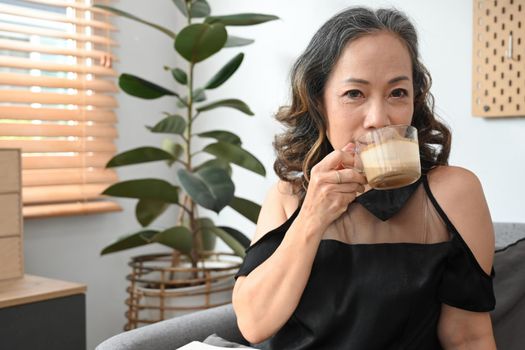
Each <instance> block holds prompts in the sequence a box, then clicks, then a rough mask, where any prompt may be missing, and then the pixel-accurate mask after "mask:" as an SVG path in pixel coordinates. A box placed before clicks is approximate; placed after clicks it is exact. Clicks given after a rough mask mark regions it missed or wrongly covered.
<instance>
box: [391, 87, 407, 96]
mask: <svg viewBox="0 0 525 350" xmlns="http://www.w3.org/2000/svg"><path fill="white" fill-rule="evenodd" d="M390 94H391V95H392V97H395V98H401V97H406V96H408V91H407V90H405V89H395V90H393V91H392V92H391V93H390Z"/></svg>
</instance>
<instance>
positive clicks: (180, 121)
mask: <svg viewBox="0 0 525 350" xmlns="http://www.w3.org/2000/svg"><path fill="white" fill-rule="evenodd" d="M148 129H150V131H151V132H156V133H164V134H176V135H182V134H183V133H184V131H185V130H186V119H184V118H183V117H181V116H180V115H178V114H176V115H168V116H167V117H166V118H164V119H162V120H161V121H160V122H158V123H157V124H156V125H155V126H154V127H148Z"/></svg>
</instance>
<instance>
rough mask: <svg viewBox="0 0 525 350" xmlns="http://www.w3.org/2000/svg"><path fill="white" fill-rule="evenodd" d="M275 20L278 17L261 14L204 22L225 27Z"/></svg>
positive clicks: (239, 15) (244, 14)
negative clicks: (218, 23)
mask: <svg viewBox="0 0 525 350" xmlns="http://www.w3.org/2000/svg"><path fill="white" fill-rule="evenodd" d="M276 19H279V17H277V16H274V15H265V14H262V13H239V14H235V15H227V16H210V17H207V18H206V19H205V20H204V22H205V23H210V24H212V23H217V22H220V23H222V24H224V25H225V26H251V25H254V24H260V23H265V22H268V21H273V20H276ZM179 35H180V34H179Z"/></svg>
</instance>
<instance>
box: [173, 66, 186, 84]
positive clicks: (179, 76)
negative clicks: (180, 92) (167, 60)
mask: <svg viewBox="0 0 525 350" xmlns="http://www.w3.org/2000/svg"><path fill="white" fill-rule="evenodd" d="M171 75H172V76H173V78H174V79H175V80H176V81H177V82H179V83H180V84H182V85H186V84H188V76H187V75H186V72H185V71H183V70H182V69H180V68H173V69H172V70H171Z"/></svg>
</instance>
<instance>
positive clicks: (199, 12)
mask: <svg viewBox="0 0 525 350" xmlns="http://www.w3.org/2000/svg"><path fill="white" fill-rule="evenodd" d="M210 13H211V9H210V5H209V4H208V2H207V1H205V0H195V1H194V2H193V4H192V5H191V17H192V18H202V17H206V16H209V15H210Z"/></svg>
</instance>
